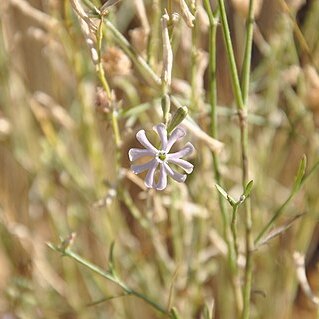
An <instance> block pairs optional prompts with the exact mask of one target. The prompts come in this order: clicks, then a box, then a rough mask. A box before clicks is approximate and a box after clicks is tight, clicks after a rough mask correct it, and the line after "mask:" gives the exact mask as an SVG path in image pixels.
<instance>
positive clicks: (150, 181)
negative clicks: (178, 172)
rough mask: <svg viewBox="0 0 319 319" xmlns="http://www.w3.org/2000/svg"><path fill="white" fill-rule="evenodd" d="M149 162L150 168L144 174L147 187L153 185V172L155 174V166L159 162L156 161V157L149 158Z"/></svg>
mask: <svg viewBox="0 0 319 319" xmlns="http://www.w3.org/2000/svg"><path fill="white" fill-rule="evenodd" d="M150 163H151V165H150V169H149V171H148V172H147V174H146V177H145V180H144V184H145V186H146V187H148V188H153V187H154V174H155V171H156V168H157V166H158V164H159V163H158V161H157V159H153V160H151V162H150Z"/></svg>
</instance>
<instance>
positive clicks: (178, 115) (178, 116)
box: [167, 106, 188, 133]
mask: <svg viewBox="0 0 319 319" xmlns="http://www.w3.org/2000/svg"><path fill="white" fill-rule="evenodd" d="M187 114H188V108H187V107H186V106H181V107H179V108H178V109H177V111H176V112H175V113H174V115H173V117H172V119H171V120H170V122H169V123H168V127H167V132H168V133H170V132H172V131H173V130H174V128H175V127H177V126H178V125H179V124H181V123H182V122H183V120H184V119H185V118H186V116H187Z"/></svg>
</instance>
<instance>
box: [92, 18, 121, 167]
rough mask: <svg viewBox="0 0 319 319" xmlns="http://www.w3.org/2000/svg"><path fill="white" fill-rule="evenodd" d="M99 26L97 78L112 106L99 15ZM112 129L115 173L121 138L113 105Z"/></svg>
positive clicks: (118, 163) (101, 21)
mask: <svg viewBox="0 0 319 319" xmlns="http://www.w3.org/2000/svg"><path fill="white" fill-rule="evenodd" d="M100 19H101V20H100V24H99V27H98V30H97V34H96V38H97V51H98V56H99V60H98V64H97V73H98V77H99V79H100V81H101V84H102V86H103V89H104V90H105V92H106V94H107V97H108V99H109V101H110V102H111V103H112V104H113V97H112V93H111V90H110V87H109V84H108V82H107V80H106V77H105V72H104V68H103V63H102V58H101V56H102V41H103V25H104V24H103V23H104V16H102V15H101V17H100ZM112 129H113V135H114V140H115V145H116V164H117V171H119V169H120V163H121V152H120V146H121V136H120V130H119V124H118V110H117V109H116V108H115V105H113V111H112Z"/></svg>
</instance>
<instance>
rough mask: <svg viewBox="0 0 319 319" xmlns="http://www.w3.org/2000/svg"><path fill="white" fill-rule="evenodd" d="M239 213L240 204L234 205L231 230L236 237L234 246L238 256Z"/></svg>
mask: <svg viewBox="0 0 319 319" xmlns="http://www.w3.org/2000/svg"><path fill="white" fill-rule="evenodd" d="M237 214H238V205H234V206H233V212H232V219H231V230H232V234H233V238H234V247H235V253H236V256H238V237H237Z"/></svg>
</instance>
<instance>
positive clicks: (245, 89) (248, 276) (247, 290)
mask: <svg viewBox="0 0 319 319" xmlns="http://www.w3.org/2000/svg"><path fill="white" fill-rule="evenodd" d="M253 31H254V0H250V1H249V9H248V17H247V22H246V43H245V53H244V61H243V70H242V77H241V78H242V83H241V88H242V97H243V103H244V107H245V110H246V111H245V113H244V117H243V118H242V117H240V120H241V121H242V123H241V126H240V127H241V141H242V143H241V144H242V147H241V149H242V166H243V179H242V181H243V187H245V186H246V184H247V182H248V179H249V176H248V174H249V172H248V170H249V162H248V154H247V152H248V122H247V114H248V106H247V103H248V93H249V82H250V67H251V51H252V43H253ZM252 223H253V221H252V209H251V200H250V196H249V197H248V198H247V200H246V201H245V229H246V231H245V233H246V267H245V283H244V293H243V295H244V308H243V313H242V319H249V317H250V296H251V285H252V270H253V260H252V251H253V247H254V240H253V236H252Z"/></svg>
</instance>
